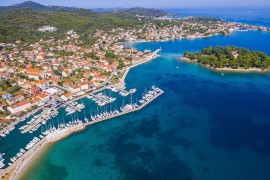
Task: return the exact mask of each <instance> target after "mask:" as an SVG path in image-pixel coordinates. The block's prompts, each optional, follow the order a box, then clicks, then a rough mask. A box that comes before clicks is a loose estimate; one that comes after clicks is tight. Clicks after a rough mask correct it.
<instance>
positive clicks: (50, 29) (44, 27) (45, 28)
mask: <svg viewBox="0 0 270 180" xmlns="http://www.w3.org/2000/svg"><path fill="white" fill-rule="evenodd" d="M38 31H41V32H46V31H47V32H54V31H57V28H56V27H53V26H42V27H41V28H38Z"/></svg>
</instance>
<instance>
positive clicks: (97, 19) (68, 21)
mask: <svg viewBox="0 0 270 180" xmlns="http://www.w3.org/2000/svg"><path fill="white" fill-rule="evenodd" d="M139 23H142V22H139V21H138V18H134V16H128V15H125V16H124V14H121V13H117V14H115V13H96V12H93V11H90V10H86V9H76V10H72V11H66V10H58V11H55V12H43V11H42V12H41V11H34V10H32V9H18V10H14V11H9V12H7V13H4V14H0V42H14V41H15V40H20V39H21V40H37V39H38V38H40V37H42V36H44V33H41V32H38V31H37V29H38V28H40V27H41V26H46V25H50V26H54V27H57V29H58V30H57V33H54V37H56V38H57V36H61V35H62V34H63V33H65V32H67V31H68V30H70V29H73V30H75V31H77V32H79V33H81V34H89V33H91V32H94V31H95V30H97V29H98V30H105V31H106V30H111V29H113V28H118V27H120V28H127V27H129V28H132V27H134V26H136V25H137V24H139Z"/></svg>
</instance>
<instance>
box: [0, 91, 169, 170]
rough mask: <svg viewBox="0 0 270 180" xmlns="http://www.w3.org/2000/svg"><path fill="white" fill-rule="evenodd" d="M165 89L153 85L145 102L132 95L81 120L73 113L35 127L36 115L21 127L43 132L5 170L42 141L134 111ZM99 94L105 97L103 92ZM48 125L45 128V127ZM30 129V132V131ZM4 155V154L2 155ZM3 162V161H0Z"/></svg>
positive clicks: (60, 136)
mask: <svg viewBox="0 0 270 180" xmlns="http://www.w3.org/2000/svg"><path fill="white" fill-rule="evenodd" d="M163 93H164V91H162V90H161V89H159V88H157V87H155V86H152V87H151V89H150V90H149V91H148V92H147V93H145V94H144V96H143V97H146V98H145V100H144V102H143V103H140V104H137V103H133V102H132V96H131V102H130V103H128V104H125V105H123V106H121V107H120V109H114V110H112V109H111V110H108V109H107V108H103V110H100V111H101V112H98V111H97V112H96V113H95V114H91V116H90V117H89V118H87V117H86V116H85V112H84V116H85V118H84V120H79V117H78V115H77V114H75V115H74V116H73V115H72V121H70V122H65V120H64V119H63V120H57V125H56V126H54V124H51V123H49V124H48V125H47V124H46V125H41V124H37V125H35V126H34V127H32V126H31V125H32V124H33V123H34V122H35V121H36V120H37V119H39V118H40V117H41V114H43V113H41V114H40V115H35V116H33V118H32V119H31V120H30V122H31V121H32V122H31V123H26V124H25V125H23V126H21V127H20V128H19V129H20V130H22V131H23V130H24V131H25V130H26V129H30V131H32V133H33V132H34V131H36V130H37V129H39V128H40V127H41V128H42V129H41V134H40V135H39V136H34V137H33V139H32V140H31V141H30V142H29V143H27V144H26V146H25V147H24V148H20V150H19V152H17V153H16V154H15V156H13V157H11V158H10V162H8V166H7V167H6V169H4V171H7V169H9V168H11V167H12V166H13V164H17V163H22V162H23V161H24V159H25V156H29V152H31V151H32V150H33V149H36V148H38V146H40V145H41V143H48V142H55V141H58V140H61V139H63V138H64V137H67V136H68V135H70V134H72V133H74V132H77V131H81V130H83V129H84V128H85V127H86V126H89V125H92V124H95V123H98V122H102V121H105V120H108V119H112V118H115V117H118V116H122V115H125V114H128V113H131V112H134V111H138V110H140V109H142V108H143V107H145V106H146V105H148V104H149V103H150V102H152V101H153V100H154V99H156V98H157V97H159V96H160V95H161V94H163ZM99 96H101V97H103V98H104V96H102V95H101V94H99ZM72 106H73V107H76V108H78V109H83V108H84V107H85V106H84V105H83V104H79V103H77V102H75V103H74V102H73V103H72ZM91 113H92V112H91ZM44 126H45V127H46V128H45V130H44V128H43V127H44ZM30 127H31V128H30ZM30 131H29V132H30ZM1 156H2V155H1ZM0 162H1V161H0ZM1 163H2V164H3V165H2V164H0V165H2V168H3V167H5V164H4V160H3V158H2V162H1Z"/></svg>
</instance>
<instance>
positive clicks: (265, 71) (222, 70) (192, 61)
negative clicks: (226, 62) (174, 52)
mask: <svg viewBox="0 0 270 180" xmlns="http://www.w3.org/2000/svg"><path fill="white" fill-rule="evenodd" d="M179 59H180V60H182V61H185V62H189V63H197V64H199V65H201V66H203V67H205V68H208V69H210V70H212V71H217V72H235V73H249V72H256V73H268V72H269V71H270V69H267V70H262V69H259V68H249V69H244V68H238V69H232V68H228V67H226V68H213V67H210V66H209V65H205V64H201V63H198V61H197V60H190V59H189V58H187V57H184V56H181V57H180V58H179Z"/></svg>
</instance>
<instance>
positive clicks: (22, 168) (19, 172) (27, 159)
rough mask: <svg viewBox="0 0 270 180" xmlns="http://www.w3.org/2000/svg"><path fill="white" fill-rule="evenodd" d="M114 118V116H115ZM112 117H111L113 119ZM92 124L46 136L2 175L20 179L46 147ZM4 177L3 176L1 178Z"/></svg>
mask: <svg viewBox="0 0 270 180" xmlns="http://www.w3.org/2000/svg"><path fill="white" fill-rule="evenodd" d="M160 50H161V49H158V50H156V51H155V52H154V53H153V54H152V56H150V57H147V58H145V59H142V60H139V61H138V62H137V63H135V64H132V65H131V66H129V67H127V68H126V70H125V72H124V73H123V76H122V77H121V79H120V81H119V82H118V83H116V84H112V85H114V86H120V87H121V86H122V87H125V82H124V81H125V78H126V76H127V74H128V72H129V70H130V69H132V68H134V67H136V66H139V65H141V64H144V63H146V62H150V61H152V60H154V59H155V58H157V57H158V56H159V55H158V54H157V53H158V52H159V51H160ZM104 89H106V87H103V88H100V89H96V90H94V91H93V92H91V93H96V92H99V91H102V90H104ZM87 94H88V93H86V94H84V95H82V96H80V97H77V98H74V99H72V100H70V101H68V102H73V101H76V100H79V99H81V98H84V97H86V96H87ZM113 118H114V117H113ZM113 118H110V119H113ZM89 125H91V124H88V125H83V126H80V127H77V128H76V127H75V129H71V130H69V131H68V132H67V134H65V135H64V136H61V137H58V138H51V139H47V136H46V137H44V138H43V139H42V140H41V141H39V142H38V143H37V144H36V145H35V146H34V147H33V148H32V149H30V150H28V151H27V152H26V153H25V154H23V155H22V156H21V157H20V158H19V159H18V160H17V161H16V162H14V163H13V164H12V165H10V166H8V167H7V168H5V169H0V177H3V176H5V175H6V174H8V173H11V174H9V177H10V178H9V179H12V180H13V179H20V178H22V177H23V176H24V175H25V172H26V171H27V169H29V168H30V167H31V165H32V164H33V163H34V162H35V160H37V159H39V158H40V157H41V155H42V154H43V152H44V151H45V150H46V147H48V146H49V145H50V144H54V143H56V142H58V141H61V140H63V139H65V138H67V137H69V136H70V135H72V134H74V133H77V132H81V131H83V130H85V129H86V128H87V126H89ZM1 179H2V178H1Z"/></svg>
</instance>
